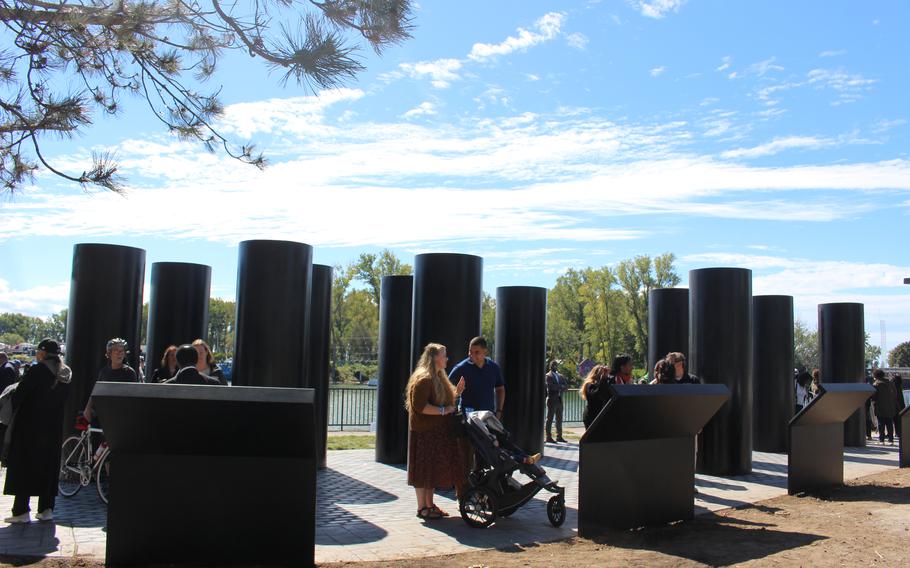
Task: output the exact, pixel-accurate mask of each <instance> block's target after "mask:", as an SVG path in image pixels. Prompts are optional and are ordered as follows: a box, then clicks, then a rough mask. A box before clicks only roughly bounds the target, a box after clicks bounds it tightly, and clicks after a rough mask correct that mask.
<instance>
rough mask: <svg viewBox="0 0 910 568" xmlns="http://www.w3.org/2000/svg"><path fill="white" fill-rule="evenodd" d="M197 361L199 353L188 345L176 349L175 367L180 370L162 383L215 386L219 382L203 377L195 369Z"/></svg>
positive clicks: (206, 376)
mask: <svg viewBox="0 0 910 568" xmlns="http://www.w3.org/2000/svg"><path fill="white" fill-rule="evenodd" d="M198 360H199V353H197V352H196V348H195V347H193V346H192V345H189V344H184V345H181V346H180V347H178V348H177V366H178V367H179V368H180V370H179V371H177V374H176V375H174V376H173V377H171V378H170V379H168V380H166V381H164V383H163V384H165V385H211V386H217V385H220V384H221V382H220V381H218V379H216V378H214V377H210V376H208V375H203V374H202V373H200V372H199V370H198V369H196V362H197V361H198Z"/></svg>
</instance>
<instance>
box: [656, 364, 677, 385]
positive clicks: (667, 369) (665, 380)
mask: <svg viewBox="0 0 910 568" xmlns="http://www.w3.org/2000/svg"><path fill="white" fill-rule="evenodd" d="M653 374H654V381H653V384H658V385H675V384H678V383H677V382H676V371H675V369H674V367H673V363H671V362H670V361H669V360H668V359H661V360H660V361H658V362H657V363H655V365H654V373H653Z"/></svg>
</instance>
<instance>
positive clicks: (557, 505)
mask: <svg viewBox="0 0 910 568" xmlns="http://www.w3.org/2000/svg"><path fill="white" fill-rule="evenodd" d="M547 518H549V519H550V524H551V525H553V526H554V527H556V528H559V527H561V526H562V524H563V523H564V522H566V500H565V499H564V498H563V497H561V496H560V495H554V496H552V497H550V500H549V501H547Z"/></svg>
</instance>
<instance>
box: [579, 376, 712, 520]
mask: <svg viewBox="0 0 910 568" xmlns="http://www.w3.org/2000/svg"><path fill="white" fill-rule="evenodd" d="M612 388H613V391H614V395H613V398H612V399H611V400H610V402H609V403H607V405H606V406H605V407H604V409H603V410H602V411H601V413H600V414H599V415H598V416H597V418H596V419H595V420H594V422H593V423H592V424H591V427H590V428H588V429H587V431H585V434H584V436H582V438H581V443H580V452H579V470H578V532H579V534H580V535H581V536H584V537H592V536H597V535H598V534H599V533H601V532H602V531H603V530H604V529H606V528H618V529H625V528H634V527H640V526H644V525H651V524H660V523H667V522H671V521H678V520H683V519H691V518H692V517H693V516H694V487H695V435H696V434H698V431H699V430H701V429H702V427H704V425H705V424H706V423H707V422H708V420H710V419H711V417H712V416H714V414H715V413H716V412H717V411H718V409H720V407H721V406H723V404H724V403H725V402H727V400H729V398H730V391H729V390H728V389H727V387H726V386H724V385H653V386H643V385H615V386H613V387H612Z"/></svg>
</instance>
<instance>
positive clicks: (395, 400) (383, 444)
mask: <svg viewBox="0 0 910 568" xmlns="http://www.w3.org/2000/svg"><path fill="white" fill-rule="evenodd" d="M380 296H381V297H380V299H379V387H378V392H377V393H376V395H377V406H376V461H378V462H380V463H387V464H403V463H407V461H408V413H407V411H406V410H405V409H404V391H405V387H406V386H407V384H408V378H409V376H410V368H411V317H412V313H411V312H412V310H411V303H412V302H413V300H414V277H413V276H386V277H384V278H383V279H382V286H381V288H380Z"/></svg>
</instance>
